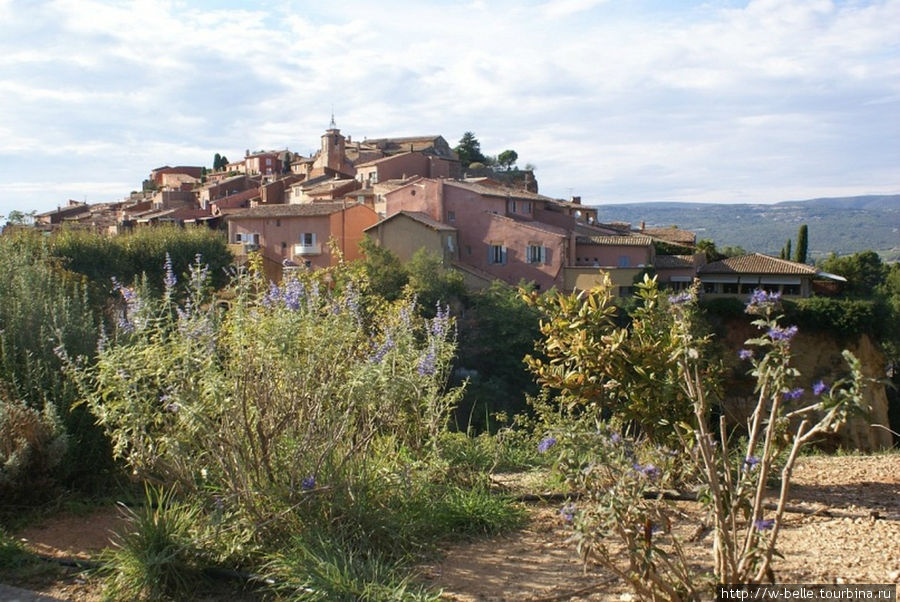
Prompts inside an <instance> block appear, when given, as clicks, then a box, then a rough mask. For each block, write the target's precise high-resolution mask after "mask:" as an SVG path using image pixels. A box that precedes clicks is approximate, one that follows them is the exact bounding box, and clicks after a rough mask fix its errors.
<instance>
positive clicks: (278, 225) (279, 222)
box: [275, 218, 281, 228]
mask: <svg viewBox="0 0 900 602" xmlns="http://www.w3.org/2000/svg"><path fill="white" fill-rule="evenodd" d="M275 227H276V228H280V227H281V218H279V219H276V220H275Z"/></svg>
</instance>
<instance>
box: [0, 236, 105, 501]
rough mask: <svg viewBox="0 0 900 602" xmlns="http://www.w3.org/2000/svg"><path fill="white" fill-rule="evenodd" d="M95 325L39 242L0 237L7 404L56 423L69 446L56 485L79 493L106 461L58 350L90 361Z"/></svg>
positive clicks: (84, 301) (1, 353)
mask: <svg viewBox="0 0 900 602" xmlns="http://www.w3.org/2000/svg"><path fill="white" fill-rule="evenodd" d="M98 324H99V321H98V318H97V314H96V312H94V311H92V306H91V303H90V301H89V299H88V296H87V290H86V286H85V284H84V282H83V281H82V279H81V278H79V277H76V276H74V275H73V274H71V273H68V272H66V271H64V270H62V269H60V268H59V267H58V266H57V265H55V262H54V260H53V259H52V257H51V256H50V255H49V253H48V250H47V247H46V245H45V243H44V241H43V240H42V239H41V238H39V237H36V236H33V235H32V233H30V232H22V233H19V234H17V235H13V236H3V237H0V388H2V389H3V391H4V394H3V397H4V399H5V400H6V402H7V403H8V402H11V400H19V401H21V402H22V403H24V404H25V405H27V406H28V407H29V408H33V409H34V410H35V411H36V412H37V414H40V415H43V416H46V417H47V420H48V421H51V422H55V421H56V420H57V418H58V421H59V422H60V423H61V424H62V427H63V431H64V432H65V433H66V435H67V437H68V442H69V445H68V447H67V448H66V453H65V455H64V459H63V461H62V462H58V463H54V468H53V471H52V472H53V477H54V478H55V479H56V480H58V481H64V482H67V483H69V484H72V485H76V486H79V487H87V486H90V485H91V484H92V483H94V482H95V481H96V480H97V478H98V477H99V476H100V475H102V474H104V473H105V472H106V471H108V470H109V469H110V468H111V465H112V463H111V455H110V453H109V446H108V444H107V443H106V440H105V438H104V437H103V433H102V431H101V430H100V429H99V428H97V426H96V425H95V424H94V421H93V418H92V417H91V416H90V415H89V414H88V412H87V411H86V409H85V408H83V407H76V406H77V402H78V391H77V389H76V387H75V386H74V385H73V383H72V382H71V381H70V380H69V379H68V378H67V377H66V376H65V375H64V374H63V373H62V371H61V366H62V364H61V362H60V360H59V358H58V357H57V355H56V352H55V348H56V347H57V346H58V345H64V346H65V347H66V348H67V349H69V350H70V351H71V352H72V353H73V354H77V355H81V356H85V358H86V360H87V361H90V360H91V358H92V357H93V354H94V352H95V349H96V345H97V336H98V332H99V327H98ZM51 416H55V417H57V418H52V419H51V418H50V417H51ZM46 424H49V422H47V423H46Z"/></svg>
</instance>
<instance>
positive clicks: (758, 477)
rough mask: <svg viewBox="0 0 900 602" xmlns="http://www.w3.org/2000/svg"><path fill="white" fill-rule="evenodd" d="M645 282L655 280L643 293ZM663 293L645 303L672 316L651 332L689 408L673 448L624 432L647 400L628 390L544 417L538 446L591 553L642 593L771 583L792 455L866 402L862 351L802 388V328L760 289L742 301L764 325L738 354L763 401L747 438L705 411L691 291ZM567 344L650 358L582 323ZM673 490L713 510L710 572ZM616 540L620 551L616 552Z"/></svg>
mask: <svg viewBox="0 0 900 602" xmlns="http://www.w3.org/2000/svg"><path fill="white" fill-rule="evenodd" d="M649 291H652V287H651V288H649V289H647V290H645V292H644V296H646V295H647V293H648V292H649ZM589 299H591V297H590V296H587V297H586V299H585V303H587V302H588V300H589ZM659 301H660V303H659V305H658V306H655V307H654V308H652V311H655V312H658V313H660V314H664V315H667V316H670V317H671V324H672V328H671V330H666V331H662V330H659V331H657V335H656V336H658V337H661V338H662V339H663V340H661V341H659V345H660V348H665V349H667V350H669V354H670V355H669V357H670V358H671V362H672V363H671V364H668V366H669V367H670V368H671V369H672V372H670V374H672V375H674V376H675V377H676V379H675V380H674V381H672V382H673V383H674V384H675V385H676V386H677V387H678V388H679V389H680V392H681V395H680V396H679V397H678V398H677V399H679V400H680V401H679V403H684V404H686V407H684V408H682V411H684V412H686V413H687V416H686V417H685V418H683V419H680V420H677V421H672V422H671V423H670V424H669V429H670V433H671V436H670V437H668V438H666V439H665V442H666V443H667V445H668V446H667V447H664V446H662V445H660V443H662V442H663V440H662V439H661V438H659V437H649V436H646V435H644V436H641V435H642V433H637V435H638V436H637V437H634V436H631V435H630V434H629V433H628V432H627V429H623V428H622V425H623V422H624V424H627V423H628V422H629V421H631V420H634V419H635V416H636V415H639V412H640V411H641V407H642V406H641V405H640V404H635V405H636V408H632V407H631V405H630V404H631V400H629V399H628V398H625V399H624V400H620V404H621V405H614V406H603V405H602V404H601V403H599V402H598V403H595V404H593V405H590V406H577V407H572V406H564V407H563V411H562V412H561V413H560V414H558V415H556V416H554V417H553V419H552V420H548V421H547V423H548V424H550V425H551V427H550V429H551V430H550V432H549V433H548V436H547V438H545V439H544V440H543V441H542V442H541V445H540V449H541V450H542V451H545V452H547V451H550V450H551V449H553V450H554V452H557V453H558V457H559V467H560V468H561V470H562V472H563V474H564V476H565V478H566V479H567V482H568V483H569V485H570V486H571V487H572V489H573V491H574V492H575V493H576V494H577V495H579V496H580V498H579V499H578V500H577V502H574V503H572V504H569V505H567V506H566V507H564V508H563V511H562V513H563V515H564V517H565V518H566V519H567V520H569V521H571V522H572V524H573V528H574V531H575V535H574V540H575V542H576V544H577V546H578V549H579V551H580V552H581V554H582V556H583V557H584V559H585V561H590V562H595V563H598V564H600V565H602V566H603V567H605V568H607V569H608V570H610V571H611V572H613V573H615V574H617V575H619V576H620V577H621V578H622V579H623V580H624V581H625V582H627V583H629V584H630V585H631V587H632V588H633V590H634V591H635V593H636V594H637V595H638V597H639V598H640V599H643V600H669V601H682V600H704V599H707V598H709V597H711V596H712V595H713V592H712V586H713V584H715V583H730V584H737V583H760V582H762V581H763V580H765V579H769V580H773V579H774V572H773V567H772V563H773V555H774V553H775V544H776V539H777V537H778V533H779V529H780V527H781V524H782V519H783V515H784V511H785V505H786V502H787V499H788V492H789V488H790V481H791V474H792V471H793V467H794V463H795V461H796V459H797V455H798V453H799V451H800V449H801V448H802V447H803V446H804V445H805V444H807V443H809V442H810V441H812V440H813V439H814V438H815V437H817V436H820V435H821V434H823V433H827V432H833V431H834V430H835V429H837V428H838V427H839V426H840V425H841V424H842V423H843V422H844V421H845V420H846V419H847V418H848V417H849V416H851V415H853V414H855V413H860V412H863V411H865V407H864V402H863V401H862V394H861V388H862V386H863V380H864V379H863V377H862V374H861V371H860V366H859V362H858V360H856V358H854V357H853V356H852V355H851V354H850V353H849V352H845V354H844V355H845V358H846V359H847V361H848V364H849V373H848V377H847V378H846V379H845V380H843V381H840V382H835V383H831V384H826V383H823V382H817V383H810V384H808V385H807V387H808V389H809V390H808V391H807V389H805V388H803V387H801V386H800V384H801V382H802V381H801V380H800V379H801V375H800V374H798V372H797V371H796V370H795V369H794V368H792V367H791V365H790V360H791V351H790V345H791V340H792V338H793V337H794V335H795V334H796V332H797V327H796V326H784V325H782V321H783V315H781V313H780V310H781V303H780V297H779V296H778V295H777V294H768V293H766V292H764V291H757V292H756V293H754V295H753V297H752V298H751V300H750V302H749V304H748V305H747V308H746V311H747V312H748V313H750V314H751V315H753V316H756V318H757V319H756V320H755V321H754V324H755V325H756V326H757V327H758V328H759V329H760V330H761V334H760V335H759V336H758V337H756V338H753V339H750V340H748V341H747V345H748V347H747V348H746V349H743V350H741V351H740V352H739V354H740V357H741V358H742V359H744V360H746V361H748V362H750V363H751V365H752V369H751V373H752V375H753V377H754V378H755V379H756V383H757V384H756V392H757V394H758V398H757V405H756V408H755V410H754V412H753V413H752V415H751V416H750V418H749V421H748V424H747V435H746V436H744V437H739V436H736V435H735V434H734V433H733V432H732V431H730V430H729V429H728V428H726V425H725V420H724V417H721V418H720V419H719V421H718V423H715V422H714V420H713V419H712V410H713V406H714V404H715V399H716V396H715V390H716V384H715V381H714V379H712V378H711V374H715V373H714V372H710V370H709V364H710V362H711V360H710V359H709V358H708V357H706V353H705V352H704V350H705V349H706V348H707V347H706V339H707V337H706V336H704V335H702V334H698V332H697V329H696V327H695V319H696V299H695V293H694V292H693V291H688V292H684V293H680V294H677V295H673V296H671V297H669V298H668V299H667V300H662V299H660V300H659ZM598 307H599V308H602V306H598ZM646 307H647V306H646V305H645V308H646ZM563 309H564V310H567V311H568V313H564V314H562V315H569V314H571V313H572V310H571V309H569V308H568V307H564V308H563ZM592 309H593V307H592ZM576 315H580V314H576ZM552 317H553V318H554V319H555V318H556V316H552ZM561 319H565V318H561ZM569 323H572V324H574V323H575V322H573V321H570V322H569ZM575 327H576V328H578V327H579V326H577V325H576V326H575ZM558 332H559V331H558V330H554V331H550V334H557V333H558ZM568 340H574V341H577V342H579V343H581V344H582V345H583V344H584V343H583V342H584V341H585V340H591V342H592V349H593V350H594V352H595V353H597V354H600V355H601V356H608V355H616V354H625V357H626V358H627V359H628V360H629V361H630V362H631V363H632V364H633V365H637V364H638V363H639V362H642V361H644V358H646V356H645V355H644V354H643V353H641V351H642V349H643V347H638V348H637V349H636V351H637V353H635V352H634V351H633V350H632V348H630V347H628V346H626V345H625V344H624V343H623V341H627V337H626V336H622V335H619V336H611V335H610V336H606V337H599V338H597V339H596V340H593V339H590V334H587V333H586V334H584V335H578V334H574V335H572V336H571V337H570V338H569V339H568ZM545 344H547V343H545ZM559 349H560V350H559V357H564V358H567V359H570V358H576V360H575V361H571V362H569V364H568V365H569V366H570V367H571V368H570V370H571V372H572V373H573V374H576V375H579V376H582V375H583V376H584V377H585V378H590V377H591V374H589V373H586V372H579V371H578V368H579V367H580V366H579V363H578V361H580V360H578V359H577V357H576V355H575V353H576V352H577V353H581V352H582V349H581V348H577V347H575V346H573V347H571V349H572V352H571V353H570V352H569V349H570V347H560V348H559ZM606 361H609V360H606ZM603 365H609V364H603ZM640 367H641V369H640V370H636V371H635V378H643V379H646V382H645V386H646V385H649V384H650V383H653V382H655V380H654V379H653V377H652V375H653V374H654V372H652V371H651V370H650V367H649V366H640ZM596 380H597V381H598V382H602V381H601V380H600V378H597V379H596ZM634 390H635V391H638V392H643V391H645V390H646V389H645V388H643V387H637V388H635V389H634ZM604 407H607V408H609V409H610V413H609V415H608V416H605V415H604V414H603V413H602V412H601V410H602V409H603V408H604ZM568 409H572V410H575V411H567V410H568ZM607 418H609V419H610V420H607ZM673 440H674V441H675V442H676V443H675V444H672V443H671V442H672V441H673ZM778 470H780V474H779V475H778V476H779V477H780V490H779V491H778V497H777V501H776V502H775V504H774V509H772V508H773V507H772V506H770V505H767V503H766V491H767V486H768V485H770V484H771V482H770V480H771V477H772V476H773V475H774V474H775V472H776V471H778ZM674 487H679V488H684V487H688V488H690V489H691V491H689V493H691V494H693V495H694V496H695V497H696V498H697V499H698V500H699V501H700V502H702V503H703V505H704V506H705V508H706V510H707V516H708V518H707V519H706V522H705V523H704V525H703V526H704V527H705V529H706V531H705V532H708V533H711V539H712V545H711V548H712V550H711V559H712V565H713V570H712V571H702V570H698V569H697V568H696V567H694V566H692V565H691V564H690V563H689V562H688V559H687V557H686V555H685V554H684V551H683V550H684V545H685V539H686V537H687V535H686V532H685V526H684V525H685V524H686V523H685V520H684V519H685V517H684V515H683V513H682V512H681V511H680V510H679V509H678V508H677V507H676V506H675V505H674V503H673V502H672V501H670V500H669V499H668V497H667V496H666V495H664V494H665V492H666V491H667V490H669V489H671V488H674ZM770 510H771V512H770ZM687 524H688V525H689V524H690V523H687ZM701 533H702V531H701ZM611 544H615V546H618V547H612V546H611ZM618 550H622V551H624V552H625V553H624V555H622V556H619V555H618V554H617V551H618Z"/></svg>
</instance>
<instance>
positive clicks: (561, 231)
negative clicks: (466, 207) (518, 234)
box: [484, 211, 569, 236]
mask: <svg viewBox="0 0 900 602" xmlns="http://www.w3.org/2000/svg"><path fill="white" fill-rule="evenodd" d="M484 214H485V215H486V216H487V218H488V219H494V220H503V221H507V222H511V223H513V224H515V225H516V226H517V227H520V228H528V229H530V230H537V231H538V232H546V233H549V234H556V235H557V236H568V235H569V231H568V230H566V229H565V228H560V227H559V226H554V225H552V224H548V223H546V222H538V221H532V220H523V219H515V218H512V217H508V216H506V215H500V214H499V213H492V212H490V211H485V212H484Z"/></svg>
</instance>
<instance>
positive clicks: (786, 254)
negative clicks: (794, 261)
mask: <svg viewBox="0 0 900 602" xmlns="http://www.w3.org/2000/svg"><path fill="white" fill-rule="evenodd" d="M784 258H785V259H787V260H790V258H791V239H790V238H789V239H788V241H787V245H785V247H784Z"/></svg>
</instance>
